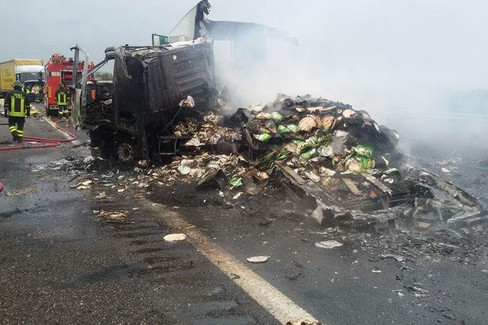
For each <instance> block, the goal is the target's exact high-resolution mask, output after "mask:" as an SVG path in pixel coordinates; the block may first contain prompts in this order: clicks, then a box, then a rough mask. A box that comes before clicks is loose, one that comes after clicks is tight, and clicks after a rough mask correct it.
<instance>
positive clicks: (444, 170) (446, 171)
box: [441, 167, 451, 174]
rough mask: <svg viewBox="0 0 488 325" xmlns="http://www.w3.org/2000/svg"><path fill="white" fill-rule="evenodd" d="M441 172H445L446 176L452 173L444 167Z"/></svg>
mask: <svg viewBox="0 0 488 325" xmlns="http://www.w3.org/2000/svg"><path fill="white" fill-rule="evenodd" d="M441 170H442V172H444V173H446V174H449V173H450V172H451V171H450V170H449V169H447V168H444V167H442V168H441Z"/></svg>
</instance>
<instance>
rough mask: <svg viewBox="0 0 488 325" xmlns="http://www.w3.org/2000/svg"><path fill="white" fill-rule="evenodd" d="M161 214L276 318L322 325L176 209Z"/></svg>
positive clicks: (295, 322)
mask: <svg viewBox="0 0 488 325" xmlns="http://www.w3.org/2000/svg"><path fill="white" fill-rule="evenodd" d="M159 213H160V210H159ZM160 217H161V218H162V220H163V221H164V222H165V223H166V224H167V225H168V226H169V227H171V228H174V229H178V230H179V231H182V232H184V233H185V234H186V236H187V240H188V241H189V242H190V243H192V244H193V245H194V246H195V247H196V248H197V249H198V250H199V251H200V252H201V253H202V254H203V255H204V256H205V257H206V258H208V259H209V260H210V261H211V262H212V263H213V264H214V265H215V266H217V267H218V268H219V269H220V270H221V271H222V272H223V273H224V274H225V275H226V276H227V277H229V278H230V279H231V280H232V281H233V282H234V283H236V284H237V285H238V286H239V287H240V288H242V289H243V290H244V291H245V292H246V293H247V294H248V295H249V296H251V297H252V298H253V299H254V300H255V301H256V302H257V303H258V304H260V305H261V306H262V307H263V308H264V309H266V310H267V311H268V312H269V313H270V314H272V315H273V316H274V317H275V318H276V320H278V321H279V322H281V323H282V324H287V323H291V324H301V323H305V324H319V322H318V321H317V318H315V317H314V316H312V315H311V314H309V313H308V312H307V311H306V310H304V309H303V308H301V307H300V306H298V305H297V304H295V303H294V302H293V301H292V300H291V299H289V298H288V297H287V296H285V295H284V294H283V293H281V292H280V291H279V290H278V289H276V288H275V287H274V286H273V285H271V284H270V283H269V282H267V281H266V280H264V279H263V278H262V277H260V276H259V275H258V274H257V273H255V272H254V271H253V270H251V269H250V268H248V267H247V266H246V265H244V264H243V263H242V262H240V261H239V260H237V259H236V258H235V257H234V256H232V255H231V254H230V253H228V252H227V251H225V250H224V249H223V248H221V247H220V246H219V245H218V244H217V243H215V242H214V241H213V240H211V239H210V238H209V237H208V236H206V235H205V234H204V233H202V232H201V231H200V230H199V229H198V228H197V227H195V226H193V225H192V224H190V223H188V222H187V221H186V220H185V219H183V217H182V216H181V215H179V214H178V213H176V212H172V211H165V212H163V214H160ZM320 324H324V323H320ZM324 325H325V324H324Z"/></svg>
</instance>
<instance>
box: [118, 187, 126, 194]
mask: <svg viewBox="0 0 488 325" xmlns="http://www.w3.org/2000/svg"><path fill="white" fill-rule="evenodd" d="M124 191H125V188H119V189H118V190H117V192H119V193H122V192H124Z"/></svg>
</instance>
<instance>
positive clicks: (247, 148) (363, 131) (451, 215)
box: [58, 95, 484, 230]
mask: <svg viewBox="0 0 488 325" xmlns="http://www.w3.org/2000/svg"><path fill="white" fill-rule="evenodd" d="M169 132H170V136H171V137H175V138H178V139H179V140H178V142H179V144H180V147H181V148H180V149H181V150H178V151H175V152H178V153H179V154H178V155H175V156H174V157H173V159H172V161H171V162H170V163H168V164H166V165H163V166H158V167H156V166H152V167H151V168H150V170H144V172H143V173H141V174H140V175H138V176H137V179H131V181H130V182H129V181H127V182H125V180H121V179H120V177H121V176H118V177H117V178H118V179H117V180H118V183H121V182H123V183H124V184H125V185H123V189H121V191H122V190H125V189H126V188H128V187H129V186H130V185H131V184H132V183H134V184H135V183H137V184H138V185H141V184H142V185H143V186H142V188H146V187H148V186H149V185H151V186H153V187H161V186H167V187H171V186H174V185H175V184H188V185H189V186H194V187H195V188H196V189H197V190H206V189H217V190H220V191H233V190H236V189H237V190H239V192H244V193H246V194H247V195H259V194H261V193H263V192H265V191H266V189H267V188H268V187H269V186H270V185H274V186H280V187H281V188H283V190H284V191H286V193H287V194H288V196H289V197H290V199H291V200H292V201H293V202H294V204H295V209H296V211H298V212H301V213H306V214H309V215H311V216H313V217H314V218H315V219H316V220H317V221H318V222H319V223H320V224H321V225H324V226H327V227H336V226H340V227H343V228H344V227H345V228H355V229H358V230H381V229H383V228H390V227H394V228H399V229H411V228H416V229H420V230H423V229H430V228H435V227H436V226H439V225H440V226H445V225H446V224H448V225H454V224H455V225H465V224H470V223H473V222H477V221H479V220H481V219H482V218H483V216H484V210H483V207H482V206H481V204H480V203H479V202H478V201H477V200H476V199H475V198H473V197H472V196H470V195H469V194H467V193H466V192H465V191H463V190H462V189H460V188H458V187H456V186H455V185H454V184H452V183H450V182H447V181H444V180H442V179H441V178H439V177H438V176H436V175H434V174H431V173H428V172H427V171H425V170H419V169H416V168H413V167H411V166H409V165H408V164H406V163H405V160H404V155H403V154H402V152H400V151H399V150H398V149H397V144H398V141H399V135H398V133H397V132H395V131H394V130H391V129H389V128H387V127H385V126H380V125H378V124H377V123H376V122H375V121H374V120H373V119H372V118H371V117H370V115H369V114H368V113H367V112H365V111H361V110H355V109H353V108H352V107H351V106H350V105H346V104H342V103H339V102H333V101H330V100H327V99H323V98H312V97H311V96H308V95H307V96H302V97H300V96H299V97H295V98H292V97H289V96H285V95H278V97H277V99H276V100H275V101H274V102H272V103H268V104H266V105H257V106H253V107H250V108H248V109H243V108H239V109H238V110H237V111H236V112H235V113H233V114H232V115H225V114H221V115H219V114H216V113H215V112H207V113H205V114H202V115H201V116H200V117H198V118H196V117H194V116H192V117H184V118H181V119H179V120H176V121H175V123H174V124H173V125H172V126H171V129H170V130H169ZM87 163H88V164H89V165H90V166H94V165H97V164H100V161H99V160H90V161H87ZM58 167H59V166H58ZM136 169H140V168H139V167H136ZM134 171H136V170H134ZM140 171H142V170H140ZM131 182H132V183H131ZM148 184H149V185H148ZM88 186H90V185H89V184H85V183H83V182H82V181H80V182H78V183H76V184H75V186H74V187H76V188H78V187H79V188H80V189H83V188H85V187H88ZM119 192H120V191H119ZM230 194H231V196H234V194H233V193H230ZM238 194H240V193H238ZM236 196H237V195H236ZM239 196H240V195H239Z"/></svg>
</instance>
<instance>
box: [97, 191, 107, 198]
mask: <svg viewBox="0 0 488 325" xmlns="http://www.w3.org/2000/svg"><path fill="white" fill-rule="evenodd" d="M106 197H107V193H105V191H103V192H100V193H98V194H97V196H95V198H96V199H104V198H106Z"/></svg>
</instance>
